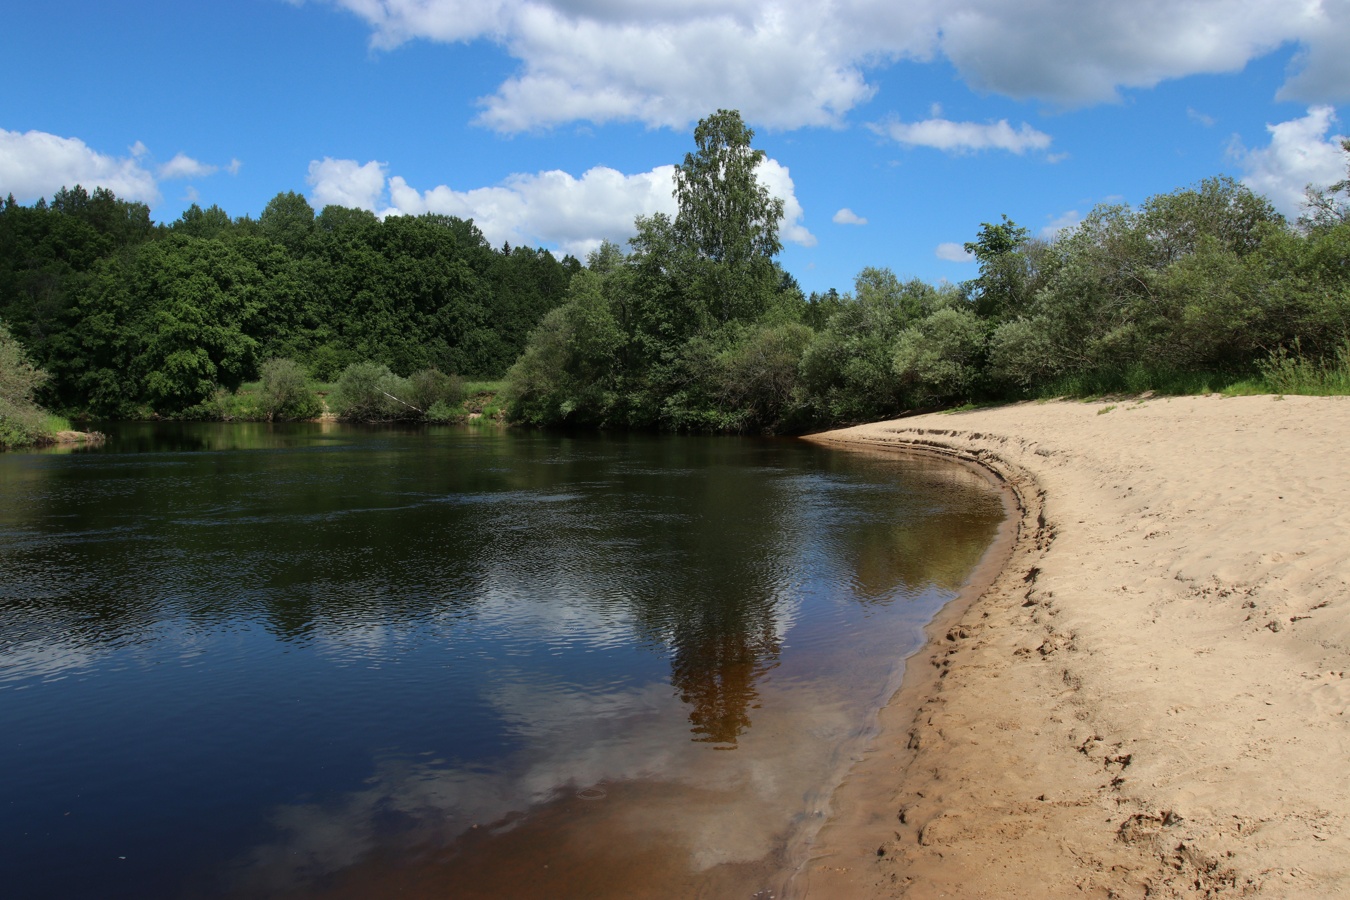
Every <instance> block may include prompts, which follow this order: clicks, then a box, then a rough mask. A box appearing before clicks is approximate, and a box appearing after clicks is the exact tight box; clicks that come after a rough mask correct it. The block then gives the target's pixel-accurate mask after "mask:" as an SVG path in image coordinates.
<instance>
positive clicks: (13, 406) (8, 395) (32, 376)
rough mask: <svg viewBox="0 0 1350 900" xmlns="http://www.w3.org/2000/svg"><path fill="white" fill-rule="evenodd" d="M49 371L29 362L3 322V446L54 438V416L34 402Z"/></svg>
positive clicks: (0, 404)
mask: <svg viewBox="0 0 1350 900" xmlns="http://www.w3.org/2000/svg"><path fill="white" fill-rule="evenodd" d="M46 380H47V373H46V372H44V371H42V370H41V369H39V368H37V367H36V366H34V365H33V364H32V363H31V362H29V361H28V354H27V353H26V352H24V349H23V347H22V346H20V344H19V342H18V341H16V340H15V339H14V336H13V335H12V334H10V332H9V329H8V328H7V327H6V326H5V324H4V323H3V322H0V447H24V446H27V445H29V444H37V443H44V442H48V441H50V440H51V438H52V429H53V424H52V420H53V417H52V416H51V415H50V414H48V413H47V412H46V411H45V410H43V409H42V408H41V407H39V406H38V405H37V404H36V403H34V402H33V392H34V391H36V390H37V389H38V388H39V387H40V386H41V385H42V384H43V382H45V381H46Z"/></svg>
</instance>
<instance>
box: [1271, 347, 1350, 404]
mask: <svg viewBox="0 0 1350 900" xmlns="http://www.w3.org/2000/svg"><path fill="white" fill-rule="evenodd" d="M1261 380H1262V382H1264V384H1265V385H1266V386H1267V387H1268V388H1269V390H1268V391H1267V393H1271V394H1304V395H1307V396H1313V397H1330V396H1344V395H1347V394H1350V341H1347V342H1346V343H1345V344H1343V345H1341V347H1340V348H1339V349H1338V350H1337V351H1336V355H1335V357H1334V358H1332V359H1322V360H1315V359H1309V358H1308V357H1306V356H1304V355H1303V354H1302V352H1301V348H1299V346H1298V345H1297V344H1295V346H1294V352H1293V353H1289V352H1288V351H1287V350H1285V349H1284V348H1283V347H1281V348H1280V349H1279V350H1278V351H1276V352H1275V353H1272V354H1271V355H1270V357H1269V358H1268V359H1267V360H1266V361H1265V362H1264V363H1262V365H1261Z"/></svg>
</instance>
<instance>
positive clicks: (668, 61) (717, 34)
mask: <svg viewBox="0 0 1350 900" xmlns="http://www.w3.org/2000/svg"><path fill="white" fill-rule="evenodd" d="M321 2H325V3H328V4H329V5H334V6H338V7H341V8H344V9H347V10H349V11H350V12H352V13H354V14H355V15H357V16H358V17H360V18H361V19H363V20H364V21H365V22H366V23H367V24H368V25H369V26H370V28H371V29H372V37H371V43H372V46H374V47H376V48H380V49H392V48H394V47H397V46H398V45H400V44H402V43H403V42H405V41H409V40H414V39H427V40H433V41H441V42H448V43H454V42H461V41H473V40H488V41H492V42H494V43H496V44H498V45H500V46H501V47H502V48H503V49H504V50H505V52H506V53H508V54H509V55H510V56H511V57H513V58H514V59H516V60H517V61H518V62H519V68H518V70H517V71H516V72H515V73H514V74H513V75H512V76H511V77H510V78H508V79H507V80H505V81H504V82H503V83H501V84H500V85H498V87H497V89H496V90H495V91H494V92H493V93H492V94H491V95H489V96H488V97H485V98H483V100H482V105H483V111H482V114H481V116H480V119H479V121H480V122H482V123H483V124H485V125H487V126H489V127H491V128H494V129H497V130H499V131H506V132H515V131H523V130H529V129H534V128H540V127H548V126H551V125H556V124H559V123H562V122H569V121H577V120H589V121H594V122H604V121H611V120H635V121H639V122H643V123H645V124H647V125H650V126H669V127H683V126H685V125H687V124H689V123H690V122H692V121H694V120H695V119H697V118H698V117H700V116H702V115H706V114H707V113H708V112H710V111H711V110H714V109H717V108H719V107H734V108H738V109H740V110H741V111H742V113H743V114H744V115H745V116H746V118H747V119H748V120H750V121H753V122H756V123H759V124H763V125H768V126H771V127H779V128H797V127H802V126H807V125H833V124H837V123H839V122H840V121H841V120H842V118H843V117H844V116H845V115H846V114H847V113H848V112H849V111H850V110H851V109H853V108H855V107H856V106H858V105H859V104H860V103H862V102H864V101H866V100H867V99H869V98H870V97H872V95H873V93H874V87H873V86H872V85H871V84H869V83H868V80H867V72H868V71H869V70H875V69H879V68H881V67H883V66H886V65H889V64H891V63H893V62H895V61H897V60H912V61H917V62H930V61H933V60H935V59H938V58H941V57H945V58H946V59H947V60H948V61H950V62H951V63H952V64H953V65H954V66H955V67H956V69H957V71H958V72H959V73H960V75H961V77H962V78H963V79H964V80H965V81H966V82H967V83H968V84H969V85H971V86H972V87H974V88H976V89H978V90H981V91H992V92H995V93H999V94H1003V95H1005V96H1011V97H1016V98H1023V99H1025V98H1035V99H1040V100H1046V101H1049V102H1052V103H1055V104H1058V105H1062V106H1076V105H1085V104H1091V103H1098V102H1103V101H1112V100H1115V99H1117V98H1118V97H1119V92H1120V91H1121V89H1129V88H1149V87H1152V86H1154V85H1157V84H1159V83H1160V82H1162V81H1166V80H1168V79H1176V78H1183V77H1185V76H1188V75H1194V74H1200V73H1225V72H1238V71H1240V70H1241V69H1242V68H1243V67H1244V66H1245V65H1246V64H1247V63H1248V62H1250V61H1251V60H1253V59H1256V58H1259V57H1261V56H1263V55H1265V54H1267V53H1270V52H1271V51H1273V50H1275V49H1277V48H1279V47H1281V46H1285V45H1289V44H1294V45H1296V46H1297V47H1298V48H1299V53H1298V55H1297V58H1296V59H1297V62H1296V66H1295V71H1294V72H1293V73H1292V74H1291V76H1290V79H1289V80H1288V82H1287V83H1286V84H1285V86H1284V87H1283V88H1282V89H1281V94H1280V95H1281V97H1283V98H1285V99H1298V100H1303V101H1306V102H1311V103H1325V102H1332V101H1336V100H1340V99H1344V98H1347V97H1350V54H1347V53H1345V51H1344V48H1345V47H1346V46H1347V45H1350V4H1347V3H1345V2H1344V0H1190V2H1187V3H1177V2H1175V0H1138V2H1135V3H1130V4H1123V3H1119V2H1118V0H1027V2H1023V3H1016V4H1012V3H1008V2H1006V0H911V2H906V3H895V2H894V0H836V2H835V3H833V4H830V6H829V7H828V8H827V9H822V7H821V4H819V3H817V2H811V0H778V2H775V3H772V4H767V3H762V2H760V0H687V2H683V3H679V4H654V3H651V2H650V0H473V2H471V0H321ZM939 117H940V114H938V113H934V114H933V118H934V119H937V118H939Z"/></svg>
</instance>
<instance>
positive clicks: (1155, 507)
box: [800, 396, 1350, 898]
mask: <svg viewBox="0 0 1350 900" xmlns="http://www.w3.org/2000/svg"><path fill="white" fill-rule="evenodd" d="M814 439H815V440H820V441H826V442H838V443H843V444H853V445H868V446H886V447H893V448H896V449H910V450H914V449H918V450H924V451H927V452H935V453H940V454H943V455H948V456H955V457H957V458H960V459H965V460H968V461H973V462H977V463H979V464H980V465H983V466H985V467H986V468H987V469H989V470H990V471H992V472H993V473H995V474H996V476H997V477H998V478H1000V479H1002V480H1004V481H1005V482H1006V483H1007V484H1008V485H1009V487H1010V489H1011V490H1013V491H1014V492H1015V493H1016V495H1017V498H1018V504H1019V511H1018V516H1017V522H1016V526H1017V527H1016V534H1015V536H1014V539H1013V540H1012V542H1011V547H1010V549H1009V550H1008V554H1007V557H1006V559H1007V561H1006V563H1005V564H1004V565H1003V566H1002V568H1001V570H1000V572H999V573H998V575H997V577H995V578H994V579H993V580H992V584H991V585H990V586H989V587H988V589H987V590H984V591H983V592H980V593H979V595H978V596H967V597H966V598H965V600H964V602H963V603H958V604H957V605H956V606H954V607H953V608H951V609H949V610H948V611H947V613H946V614H945V615H944V616H943V617H941V619H940V621H939V622H937V623H935V625H934V627H933V628H931V629H930V635H931V638H932V639H931V640H930V642H929V644H928V645H927V646H926V647H925V648H924V649H923V650H922V651H920V652H919V653H918V654H915V656H914V657H912V658H911V659H910V660H909V662H908V664H907V669H906V674H905V682H904V686H903V687H902V689H901V691H900V692H899V693H898V694H897V696H896V697H895V699H894V700H893V701H892V702H891V704H890V705H889V706H888V707H887V709H886V710H885V711H884V712H883V716H882V723H881V726H882V731H881V734H880V735H879V737H878V738H877V740H876V741H875V742H874V743H873V745H872V747H871V748H870V749H869V751H868V752H867V753H866V755H865V756H864V757H863V759H862V760H861V761H860V762H859V763H858V765H857V766H856V767H855V768H854V770H853V772H852V773H851V775H850V776H849V778H848V779H847V780H846V781H845V783H844V784H843V786H842V787H841V788H840V789H839V791H838V792H837V793H836V795H835V799H834V804H833V808H834V810H835V814H834V817H833V819H832V820H831V822H830V823H829V824H828V825H827V826H826V827H825V828H824V829H823V830H822V832H821V834H820V837H819V839H818V840H817V841H816V844H815V848H814V851H813V853H812V860H811V862H810V863H808V865H807V866H806V867H805V869H804V871H803V872H802V875H801V877H800V882H801V887H803V888H804V889H805V891H806V893H807V894H808V896H811V897H829V898H846V897H906V896H908V897H938V896H943V895H945V896H950V897H967V898H975V897H1061V896H1063V897H1067V896H1073V897H1143V896H1150V897H1174V896H1177V897H1179V896H1183V895H1184V896H1188V897H1194V896H1211V897H1222V896H1244V895H1248V896H1262V897H1329V896H1347V895H1350V780H1347V779H1346V777H1345V764H1346V760H1347V759H1350V714H1347V712H1346V710H1347V706H1348V705H1350V678H1347V673H1350V554H1348V553H1347V551H1346V548H1347V547H1350V456H1347V455H1346V453H1345V452H1344V448H1345V447H1346V446H1347V444H1350V400H1347V399H1345V398H1334V397H1333V398H1313V397H1294V396H1289V397H1283V398H1280V397H1271V396H1260V397H1234V398H1227V399H1221V398H1219V397H1217V396H1211V397H1185V398H1154V399H1149V400H1146V401H1142V402H1140V401H1125V402H1117V403H1114V404H1112V403H1105V402H1095V403H1080V402H1054V403H1040V404H1037V403H1027V404H1020V405H1016V406H1009V407H1002V408H998V409H988V410H976V411H971V412H960V413H950V414H936V415H927V416H919V417H915V418H910V419H903V420H897V421H894V422H883V423H876V424H870V425H864V426H859V427H856V428H849V429H842V430H839V431H833V432H829V433H826V434H823V435H818V436H815V438H814Z"/></svg>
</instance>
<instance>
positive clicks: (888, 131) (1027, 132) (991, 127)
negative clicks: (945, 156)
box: [868, 119, 1050, 154]
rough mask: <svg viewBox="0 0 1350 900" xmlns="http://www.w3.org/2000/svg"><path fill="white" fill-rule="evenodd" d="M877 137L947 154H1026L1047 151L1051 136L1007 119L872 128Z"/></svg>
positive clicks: (927, 121)
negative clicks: (1015, 126) (1013, 124)
mask: <svg viewBox="0 0 1350 900" xmlns="http://www.w3.org/2000/svg"><path fill="white" fill-rule="evenodd" d="M868 127H869V128H871V129H872V130H873V131H874V132H876V133H877V134H880V135H883V136H885V137H889V138H891V139H892V140H894V141H897V142H898V143H901V144H905V145H906V146H910V147H932V148H934V149H937V150H942V151H943V152H945V153H974V152H977V151H980V150H1006V151H1008V152H1010V153H1017V154H1022V153H1026V152H1027V151H1028V150H1045V149H1047V148H1048V147H1049V146H1050V135H1048V134H1046V133H1045V132H1043V131H1037V130H1036V129H1035V128H1032V127H1031V126H1030V125H1028V124H1027V123H1025V122H1023V123H1022V126H1021V127H1020V128H1013V127H1012V126H1011V125H1009V124H1008V120H1007V119H999V120H998V121H997V122H989V123H980V122H953V121H951V120H950V119H925V120H924V121H922V122H902V121H900V120H899V119H892V120H891V121H889V122H881V123H875V124H873V125H870V126H868Z"/></svg>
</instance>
